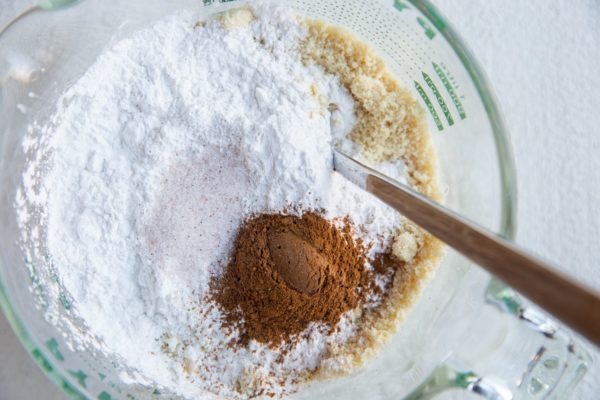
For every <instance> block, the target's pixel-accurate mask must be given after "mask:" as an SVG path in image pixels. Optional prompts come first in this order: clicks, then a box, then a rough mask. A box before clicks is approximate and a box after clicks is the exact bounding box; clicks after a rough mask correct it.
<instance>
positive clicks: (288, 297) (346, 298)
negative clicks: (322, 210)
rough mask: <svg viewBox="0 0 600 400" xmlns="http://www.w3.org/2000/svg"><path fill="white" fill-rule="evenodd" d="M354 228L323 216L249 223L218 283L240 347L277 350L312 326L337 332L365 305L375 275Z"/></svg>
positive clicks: (217, 290)
mask: <svg viewBox="0 0 600 400" xmlns="http://www.w3.org/2000/svg"><path fill="white" fill-rule="evenodd" d="M365 262H366V258H365V249H364V248H363V246H362V243H361V242H357V241H355V240H354V239H353V238H352V235H351V227H350V225H349V223H345V224H344V226H343V227H341V228H338V227H336V226H335V225H334V224H332V223H331V222H329V221H328V220H326V219H325V218H323V217H322V216H320V215H319V214H317V213H314V212H308V213H305V214H303V215H302V216H301V217H300V216H292V215H280V214H262V215H259V216H257V217H254V218H252V219H250V220H248V221H246V222H245V224H244V225H243V226H242V228H241V229H240V231H239V232H238V235H237V237H236V240H235V245H234V250H233V253H232V256H231V259H230V261H229V263H228V265H227V266H226V268H225V271H224V274H223V275H222V276H221V277H220V278H219V279H218V280H217V281H216V282H214V284H213V293H214V299H215V300H216V301H217V302H218V303H219V304H220V306H221V309H222V310H223V312H224V314H225V324H226V325H230V326H237V327H239V328H240V330H241V333H242V336H241V343H242V344H246V343H248V341H250V340H252V339H254V340H256V341H259V342H261V343H268V344H271V345H273V346H277V345H279V344H280V343H281V341H287V340H289V339H290V338H292V337H293V336H294V335H297V334H299V333H301V332H302V331H303V330H305V329H306V328H307V327H308V325H309V324H310V323H311V322H322V323H324V324H326V326H328V327H329V329H332V328H333V327H334V326H335V325H336V324H337V323H338V322H339V320H340V317H341V315H342V314H343V313H345V312H346V311H348V310H352V309H354V308H356V307H357V306H358V305H359V304H360V303H361V302H363V301H364V299H365V298H366V295H367V293H369V290H370V288H371V287H372V286H373V285H372V280H373V277H372V274H370V273H369V272H368V271H367V270H366V268H365Z"/></svg>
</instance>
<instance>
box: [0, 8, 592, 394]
mask: <svg viewBox="0 0 600 400" xmlns="http://www.w3.org/2000/svg"><path fill="white" fill-rule="evenodd" d="M68 3H69V2H68V1H48V2H45V3H43V4H42V5H41V6H39V7H37V8H34V9H32V10H31V11H30V12H28V13H27V14H25V15H24V16H22V17H21V18H19V19H18V20H16V21H15V22H14V23H13V24H12V25H11V26H10V27H8V28H7V29H6V30H5V31H4V32H3V33H2V34H1V35H0V85H1V89H0V90H1V92H0V96H1V97H0V115H2V118H1V119H0V135H1V136H0V151H1V153H0V154H1V155H0V179H1V182H2V192H3V193H4V196H3V197H2V200H1V202H0V218H1V221H2V224H1V226H2V228H1V229H2V239H3V240H2V241H0V254H1V262H0V285H1V287H0V289H1V290H0V303H1V305H2V307H3V309H4V311H5V313H6V314H7V317H8V318H9V320H10V322H11V325H12V326H13V328H15V330H16V332H17V334H18V335H19V337H20V338H21V340H22V341H23V343H24V345H25V347H26V348H27V350H28V351H29V352H30V353H31V354H32V356H33V357H34V358H35V359H36V361H37V362H38V363H39V364H40V366H41V367H42V368H43V369H44V370H45V371H46V372H47V374H48V375H49V376H50V377H51V378H52V379H53V380H55V381H56V382H58V383H59V384H60V385H61V386H62V387H63V389H64V390H65V391H66V392H67V393H68V394H70V395H71V396H72V397H74V398H99V399H102V400H106V399H111V398H112V399H120V398H137V399H144V398H157V399H158V398H170V396H169V394H168V393H161V390H156V389H155V388H153V387H147V386H141V385H136V384H132V383H126V382H131V376H130V375H131V371H128V370H127V368H126V366H124V365H122V364H121V363H120V362H119V360H115V359H112V358H109V357H105V356H103V355H94V354H90V353H87V352H84V351H81V350H78V349H73V348H71V347H70V346H69V344H68V343H67V342H66V341H65V340H64V339H63V336H62V333H61V332H60V331H59V330H57V329H56V328H55V327H54V326H53V325H51V324H49V323H47V322H46V321H45V320H44V319H43V311H44V310H43V307H44V303H43V301H42V302H41V303H38V302H36V299H35V297H36V296H37V297H38V298H41V299H43V298H44V296H46V298H47V299H49V300H48V301H55V300H58V301H61V299H60V298H59V299H51V298H49V294H48V293H47V290H46V287H45V284H46V282H45V281H44V279H43V276H40V275H39V274H36V271H35V269H34V268H29V269H28V268H26V267H25V265H24V262H23V260H22V256H21V255H20V253H19V250H18V248H17V247H16V246H15V240H16V238H17V230H16V229H17V227H16V223H15V217H14V210H13V208H12V201H13V199H14V197H15V188H16V186H17V181H18V179H19V176H18V172H19V171H20V170H21V166H22V164H23V155H22V154H21V151H20V150H19V142H20V139H21V137H22V135H23V133H24V132H25V131H26V129H27V125H28V124H29V123H31V122H32V121H33V120H43V118H44V116H46V115H48V113H49V112H51V111H52V109H53V106H54V102H55V100H56V98H57V96H58V95H59V94H60V93H61V92H62V91H63V90H64V88H66V87H68V86H69V85H70V84H71V83H72V82H73V81H74V80H76V79H77V78H78V77H79V76H80V75H81V74H82V73H83V72H84V71H85V70H86V69H87V67H88V66H89V65H90V64H91V63H92V62H93V60H94V59H95V57H96V56H97V55H98V54H99V53H100V52H101V51H102V49H103V48H104V47H105V46H106V45H107V43H109V42H111V41H113V40H116V39H117V38H119V37H123V36H127V35H128V34H129V33H130V32H132V31H134V30H136V29H139V28H142V27H145V26H147V25H148V24H149V23H151V22H152V21H155V20H157V19H160V18H162V17H163V16H164V15H166V14H169V13H172V12H174V11H175V10H178V9H193V10H197V11H198V12H199V13H202V14H205V15H208V14H211V13H215V12H219V11H222V10H224V9H226V8H230V7H237V6H239V5H240V4H241V3H243V2H241V1H233V2H232V1H210V0H204V1H203V2H200V1H199V0H194V1H192V0H187V1H184V0H175V1H169V2H165V1H158V0H151V1H139V0H135V1H128V2H119V3H116V4H110V3H108V2H103V1H99V0H87V1H82V2H78V3H75V4H72V5H71V6H70V7H61V6H65V5H68ZM121 3H123V4H121ZM284 3H286V4H289V5H290V6H292V7H295V8H297V9H299V10H300V11H301V12H303V13H305V14H308V15H310V16H314V17H318V18H324V19H328V20H330V21H331V22H333V23H335V24H338V25H341V26H345V27H347V28H348V29H350V30H351V31H353V32H355V33H356V34H357V35H359V36H360V37H362V38H363V39H364V40H366V41H367V42H369V43H370V44H371V45H372V46H373V47H374V48H375V49H376V50H377V51H378V53H379V54H381V55H383V56H384V57H385V58H386V59H387V61H388V64H389V66H390V67H391V68H392V69H393V70H394V71H395V73H396V75H397V76H398V78H399V80H400V81H401V82H403V83H404V85H405V86H407V87H408V88H409V89H411V90H412V91H413V93H414V95H415V98H417V99H419V101H420V102H421V104H422V105H423V107H424V108H425V110H426V114H427V118H428V120H429V126H430V130H431V131H432V134H433V136H434V140H435V142H436V145H437V148H438V153H439V162H440V169H441V173H442V178H443V179H442V180H443V182H444V184H445V185H446V186H447V196H446V202H447V205H448V206H450V207H451V208H453V209H454V210H455V211H457V212H459V213H461V214H464V215H466V216H467V217H469V218H471V219H473V220H475V221H477V222H479V223H480V224H482V225H484V226H486V227H489V228H491V229H495V230H496V231H498V232H500V233H501V234H503V235H505V236H507V237H509V238H510V237H512V236H513V234H514V228H515V216H514V211H515V197H516V194H515V181H514V171H513V165H512V161H511V158H510V150H509V147H508V143H507V138H506V135H505V132H504V130H503V127H502V121H501V118H500V116H499V114H498V111H497V108H496V106H495V103H494V101H493V97H492V95H491V93H490V91H489V88H488V87H487V85H486V83H485V79H484V78H483V76H482V74H481V73H480V71H479V69H478V68H477V66H476V64H475V63H474V61H473V59H472V57H471V56H470V55H469V53H468V52H467V51H466V50H465V49H464V47H463V46H462V45H461V43H460V41H459V40H458V39H457V37H456V36H455V34H454V33H453V32H452V30H451V29H450V28H449V27H448V26H447V24H446V23H445V21H444V20H443V19H442V18H441V17H440V16H439V14H438V13H437V12H436V11H435V10H434V9H433V8H432V7H431V6H430V5H429V4H428V3H426V2H417V1H399V0H395V1H394V0H389V1H388V0H379V1H371V2H363V1H359V0H352V1H349V0H329V1H316V0H310V1H309V0H287V1H285V2H284ZM29 288H33V289H34V293H33V295H32V293H30V292H29ZM63 300H64V299H63ZM39 304H41V309H39V307H38V305H39ZM61 306H62V307H64V308H65V309H68V308H69V307H71V305H70V304H68V302H64V304H61ZM589 362H590V361H589V357H588V356H587V354H586V353H585V351H583V350H581V348H580V347H579V345H578V344H576V343H573V342H572V340H571V339H570V338H569V336H568V335H566V334H565V333H564V332H563V331H561V330H560V328H558V326H557V324H556V323H554V322H553V321H551V320H549V319H547V318H546V317H545V316H544V315H543V314H541V313H539V312H537V311H536V310H535V309H532V308H531V307H530V306H529V305H527V304H526V302H524V301H523V300H522V299H521V298H519V297H518V296H517V295H516V294H515V293H513V292H512V291H511V290H510V289H509V288H506V287H505V286H503V285H502V284H501V283H499V282H497V281H491V282H490V279H489V277H488V276H487V274H485V273H483V272H481V271H479V270H478V269H477V268H472V267H471V266H470V264H469V263H468V262H467V261H466V260H464V259H463V258H461V257H460V256H458V255H456V254H454V253H452V252H449V254H448V256H447V257H446V259H445V260H444V262H443V264H442V265H441V267H440V269H439V271H438V273H437V275H436V277H435V278H434V279H433V281H432V282H431V283H430V284H429V286H428V287H427V288H426V289H425V290H424V292H423V295H422V297H421V299H420V300H419V302H418V303H417V305H416V306H415V308H414V309H413V310H412V311H411V313H410V315H409V316H408V317H407V320H406V322H405V323H404V325H403V326H402V327H401V328H400V330H399V332H398V334H397V335H395V336H394V337H393V339H392V341H391V343H390V344H389V345H388V346H386V347H385V348H384V349H383V351H382V352H381V354H380V355H379V356H378V357H376V358H375V359H374V360H372V361H371V362H368V363H367V364H366V365H365V366H364V367H363V368H361V369H360V370H358V371H357V372H356V373H354V374H353V375H351V376H349V377H346V378H342V379H339V380H334V381H329V382H321V383H315V384H313V385H310V386H309V387H307V388H306V389H305V390H303V391H301V392H300V393H298V395H297V397H299V398H310V397H314V396H316V395H319V396H322V397H325V396H327V397H330V398H340V399H341V398H364V397H368V398H392V397H399V398H414V399H416V398H429V397H431V396H434V395H436V394H437V393H440V392H444V391H446V390H450V389H464V390H469V391H472V392H474V393H477V394H480V395H482V396H484V397H487V398H510V397H513V398H522V399H527V398H563V397H565V396H566V395H567V394H568V393H569V392H570V391H571V390H572V387H573V386H574V385H575V384H576V383H577V382H578V380H579V379H580V378H581V376H582V374H583V373H584V372H585V370H586V366H587V365H588V364H589Z"/></svg>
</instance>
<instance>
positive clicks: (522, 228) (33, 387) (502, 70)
mask: <svg viewBox="0 0 600 400" xmlns="http://www.w3.org/2000/svg"><path fill="white" fill-rule="evenodd" d="M390 1H392V0H390ZM433 2H434V4H436V5H437V6H438V7H439V9H440V11H441V12H442V14H443V15H445V16H446V17H447V18H448V19H449V20H450V21H451V22H452V24H453V25H454V27H455V28H456V30H457V31H458V32H459V33H460V34H461V36H462V37H463V38H464V39H465V41H466V43H467V44H468V45H469V46H470V47H471V49H472V50H473V52H474V54H475V56H476V58H477V59H478V60H479V62H480V63H481V64H482V66H483V69H484V70H485V71H486V72H487V75H488V78H489V80H490V81H491V84H492V87H493V88H494V89H495V90H496V94H497V96H498V99H499V101H500V106H501V108H502V110H503V112H504V116H505V120H506V123H507V127H508V130H509V132H510V133H511V136H512V142H513V146H514V152H515V158H516V161H517V171H518V178H519V233H518V238H517V241H518V242H519V243H520V244H522V245H524V246H526V247H527V248H529V249H531V250H533V251H535V252H537V253H538V254H540V255H542V256H544V257H545V258H547V259H549V260H552V261H553V262H555V263H556V264H558V265H560V266H561V268H563V269H564V270H565V271H566V272H568V273H569V274H572V275H573V276H575V277H577V278H579V279H581V280H582V281H585V282H587V283H588V284H589V285H592V286H594V287H596V288H597V289H598V290H600V267H598V264H600V243H599V239H600V157H599V156H598V154H600V73H597V72H596V71H600V69H599V64H600V2H598V1H595V0H571V1H567V0H554V1H548V0H528V1H519V0H485V1H479V2H473V1H467V0H433ZM31 3H32V1H31V0H0V25H3V24H4V23H5V22H6V21H8V20H9V19H10V18H12V17H13V16H14V15H15V14H16V11H17V10H19V9H21V8H22V7H24V6H26V5H28V4H31ZM599 312H600V311H599ZM589 348H590V349H593V347H592V346H591V345H590V346H589ZM593 356H594V358H595V362H596V364H595V365H594V367H593V368H592V370H591V371H589V372H588V374H587V376H586V378H585V379H584V382H583V383H582V384H580V386H579V388H578V389H577V392H576V394H575V395H573V397H572V398H573V399H583V400H585V399H595V398H598V392H600V380H599V379H598V377H600V352H598V351H594V352H593ZM0 359H1V360H2V368H0V398H1V399H7V400H21V399H46V400H54V399H65V398H66V396H65V395H63V394H62V393H61V392H60V391H59V390H58V389H57V388H55V387H54V386H53V384H52V383H50V382H49V381H48V380H47V379H46V378H45V377H44V376H43V374H42V372H41V371H40V370H38V368H37V367H36V366H35V365H34V364H33V361H32V360H30V358H29V357H28V356H27V354H26V353H25V351H24V350H23V349H21V347H20V346H19V345H18V341H17V339H16V338H15V336H14V334H13V333H12V331H11V330H10V328H9V326H8V324H7V322H6V320H5V319H4V317H3V316H0Z"/></svg>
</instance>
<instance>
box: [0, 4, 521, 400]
mask: <svg viewBox="0 0 600 400" xmlns="http://www.w3.org/2000/svg"><path fill="white" fill-rule="evenodd" d="M83 2H84V0H45V1H42V2H41V3H39V4H38V5H36V6H33V7H31V8H28V9H26V10H24V11H23V12H22V13H20V14H18V15H17V16H16V17H15V18H14V19H12V20H11V21H9V22H8V23H7V24H6V25H5V26H4V27H0V37H1V36H2V34H3V33H4V32H5V31H7V30H8V29H9V28H10V27H12V26H14V25H16V24H19V23H21V22H22V21H23V20H25V19H26V18H27V17H28V16H29V15H31V14H33V13H36V12H38V11H39V12H43V11H52V10H56V9H61V8H63V7H65V6H70V5H72V4H78V3H83ZM407 2H408V3H410V5H412V6H413V7H415V8H416V9H417V10H419V11H420V12H421V13H422V14H423V15H424V16H425V17H426V18H427V19H428V20H429V22H430V23H431V24H432V25H433V26H435V28H436V29H437V30H438V31H439V32H440V34H441V35H442V36H443V37H444V38H445V39H446V40H447V41H448V43H449V44H450V46H451V47H452V50H453V51H454V52H455V54H456V55H457V56H458V57H459V59H460V61H461V63H462V64H463V66H464V67H465V69H466V70H467V73H468V74H469V78H470V79H471V80H472V82H473V84H474V85H475V87H476V89H477V93H478V95H479V97H480V99H481V101H482V102H483V104H484V107H485V110H486V113H487V116H488V118H489V120H490V124H491V128H492V132H493V135H494V141H495V145H496V152H497V156H498V165H499V169H500V184H501V195H502V198H501V210H500V227H499V232H498V234H499V235H501V236H503V237H504V238H506V239H508V240H514V238H515V235H516V231H517V175H516V167H515V162H514V156H513V150H512V145H511V141H510V137H509V134H508V132H507V130H506V127H505V123H504V120H503V117H502V114H501V111H500V107H499V105H498V100H497V98H496V95H495V93H494V91H493V90H492V88H491V86H490V84H489V81H488V78H487V76H486V74H485V73H484V72H483V70H482V68H481V67H480V65H479V63H478V62H477V61H476V59H475V57H474V56H473V53H472V52H471V50H470V49H469V48H468V46H467V45H466V44H465V42H464V41H463V40H462V39H461V38H460V36H459V35H458V33H457V31H456V30H455V29H454V28H453V27H452V26H451V24H450V23H449V22H448V21H447V20H446V18H445V17H443V16H442V14H441V13H440V12H439V11H438V9H437V8H436V7H435V6H434V5H433V4H432V3H431V2H430V0H407ZM0 309H1V310H2V312H3V313H4V315H5V316H6V319H7V321H8V323H9V325H10V326H11V328H12V330H13V332H14V333H15V335H16V336H17V338H18V339H19V341H20V342H21V344H22V346H23V347H24V349H25V351H26V352H27V353H28V354H29V356H30V357H31V359H32V360H33V361H34V363H35V364H36V365H37V366H38V367H39V368H40V369H41V370H42V372H43V373H44V374H45V375H46V376H47V377H48V378H49V379H50V380H51V381H52V382H54V383H55V384H56V385H57V386H58V387H59V388H60V389H61V390H62V391H63V392H64V393H65V394H67V395H68V396H69V397H70V398H72V399H78V400H86V399H92V398H93V397H92V396H91V394H90V393H89V392H87V390H82V389H81V388H80V387H79V386H78V385H77V384H76V381H75V379H74V378H73V377H71V376H69V374H68V373H66V371H64V370H63V367H62V366H60V365H57V364H56V363H53V362H52V360H51V359H50V358H49V357H48V356H47V354H46V350H45V349H44V348H43V347H42V346H39V345H38V344H36V339H34V338H33V337H32V336H31V335H30V334H29V332H28V330H27V328H26V327H25V325H24V324H23V322H22V321H21V319H20V318H19V317H18V315H17V312H16V310H15V308H14V307H13V305H12V304H11V301H10V299H9V296H8V294H7V291H6V288H5V285H4V281H3V277H2V275H1V274H0Z"/></svg>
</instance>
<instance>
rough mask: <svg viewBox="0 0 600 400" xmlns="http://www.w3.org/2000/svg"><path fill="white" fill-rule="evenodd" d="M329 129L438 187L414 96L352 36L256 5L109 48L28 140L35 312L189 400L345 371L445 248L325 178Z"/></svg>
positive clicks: (378, 338)
mask: <svg viewBox="0 0 600 400" xmlns="http://www.w3.org/2000/svg"><path fill="white" fill-rule="evenodd" d="M332 145H336V146H340V147H342V148H343V149H344V150H345V151H346V152H348V153H350V154H352V155H353V156H355V157H357V158H360V159H362V160H364V161H365V162H368V163H370V164H372V165H373V166H375V167H376V168H379V169H380V170H382V171H384V172H386V173H388V174H389V175H392V176H394V177H396V178H397V179H400V180H404V181H406V182H408V183H410V184H411V185H413V186H414V187H415V188H417V189H418V190H420V191H422V192H424V193H426V194H428V195H430V196H432V197H434V198H439V191H438V187H437V180H436V172H435V157H434V151H433V148H432V145H431V142H430V137H429V134H428V132H427V130H426V127H425V123H424V118H423V115H422V110H421V109H420V107H419V106H418V105H417V104H416V102H415V101H414V100H413V99H412V97H411V96H410V94H409V93H408V92H406V91H405V90H404V89H402V88H401V87H400V86H399V85H398V83H397V82H396V80H395V79H394V78H393V77H392V76H391V75H390V73H389V72H388V70H387V69H386V67H385V65H384V63H383V61H382V60H381V59H380V58H379V57H378V56H377V55H375V54H373V53H372V51H371V50H370V49H369V48H368V47H367V46H366V45H365V44H362V43H360V42H359V41H357V40H356V39H354V38H353V37H352V36H351V35H350V34H349V33H348V32H345V31H343V30H341V29H339V28H336V27H332V26H328V25H326V24H324V23H322V22H319V21H312V20H306V19H304V18H302V17H301V16H298V15H296V14H294V13H293V12H292V11H290V10H288V9H286V8H281V7H276V6H271V5H268V4H264V5H259V6H256V7H255V8H253V9H238V10H235V11H233V12H230V13H228V14H225V15H224V16H221V17H219V18H216V19H213V20H209V21H203V22H198V19H197V17H195V16H194V15H193V14H186V13H181V14H177V15H175V16H172V17H170V18H167V19H165V20H164V21H161V22H159V23H157V24H155V25H154V26H153V27H151V28H149V29H145V30H142V31H140V32H137V33H135V34H133V35H132V36H131V37H129V38H127V39H123V40H121V41H119V42H117V43H115V44H112V45H111V46H110V47H109V48H107V49H106V51H105V52H104V53H103V54H102V55H101V56H99V57H98V59H97V60H96V61H95V63H94V64H93V65H92V66H91V67H90V69H89V70H88V71H87V72H86V73H85V74H84V75H83V76H82V77H81V78H80V79H79V80H78V81H77V82H76V83H75V84H74V85H73V86H72V87H71V88H70V89H68V90H67V91H66V92H65V93H64V94H63V95H62V96H61V98H60V100H59V102H58V105H57V109H56V111H55V113H54V114H53V116H52V118H51V119H50V120H49V121H44V122H41V123H39V124H35V125H33V126H31V128H30V132H29V134H28V135H27V137H26V139H25V140H24V143H23V150H24V152H25V154H26V157H27V159H28V163H27V165H26V167H25V169H24V172H23V184H22V187H21V189H20V190H19V191H18V193H17V198H16V202H15V204H16V208H17V214H18V222H19V224H20V226H21V228H22V229H21V230H22V237H21V241H22V247H23V251H24V253H25V257H26V260H27V264H28V266H29V267H30V268H31V270H32V275H36V276H38V277H39V279H38V280H37V281H36V282H44V284H43V285H39V284H35V282H34V285H33V287H32V289H33V290H34V292H35V293H36V294H37V295H38V296H39V298H40V304H41V305H42V307H43V308H44V310H45V314H46V317H47V319H48V320H49V321H51V322H52V323H53V324H55V325H56V326H57V327H58V328H59V329H61V330H62V331H63V332H64V334H65V335H66V336H67V337H68V338H69V341H70V343H71V344H72V346H73V347H74V348H76V349H80V350H84V351H93V352H99V353H101V354H103V355H105V356H106V357H109V358H113V359H117V360H118V361H119V363H120V365H122V366H123V373H122V374H121V377H122V379H123V380H124V381H126V382H135V383H139V384H143V385H148V386H152V387H158V388H160V390H161V391H162V392H164V393H173V394H175V395H180V396H183V397H187V398H212V397H213V396H218V397H224V398H248V397H254V396H277V395H283V394H286V393H290V392H292V391H294V390H296V389H297V388H298V384H299V383H301V382H303V381H306V380H307V379H310V378H326V377H331V376H336V375H340V374H344V373H347V372H349V371H350V370H352V369H353V368H354V367H356V366H358V365H359V364H360V363H361V362H363V361H364V359H365V358H367V357H369V356H370V355H372V354H373V352H374V351H375V350H376V349H377V348H378V347H379V346H380V345H381V344H382V343H384V342H385V340H386V339H387V337H389V335H390V334H391V333H393V332H394V330H395V329H396V327H397V325H398V323H399V322H400V320H401V318H402V316H403V313H404V311H405V310H407V309H408V308H409V306H410V305H411V303H412V302H413V300H414V298H415V296H416V295H417V293H418V290H419V288H420V286H421V283H422V281H423V279H424V278H425V277H426V276H427V275H428V273H429V272H430V271H431V270H432V269H433V267H434V266H435V265H436V263H437V262H438V259H439V257H440V246H439V243H437V242H436V241H435V240H434V239H433V238H432V237H430V236H428V235H426V234H424V233H423V232H422V231H420V230H419V229H417V228H416V227H414V226H413V225H411V224H410V223H409V222H407V221H406V220H404V219H403V218H402V217H401V216H400V215H398V214H397V213H395V212H393V211H392V210H391V209H389V208H388V207H386V206H385V205H383V204H382V203H381V202H379V201H378V200H376V199H375V198H373V197H372V196H370V195H369V194H367V193H365V192H363V191H362V190H360V189H358V188H356V187H355V186H353V185H352V184H350V183H349V182H347V181H346V180H345V179H344V178H342V177H340V176H339V175H337V174H336V173H334V172H332V169H331V162H332V156H331V150H330V149H331V146H332Z"/></svg>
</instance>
